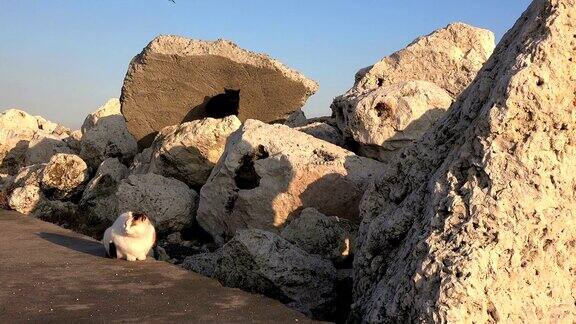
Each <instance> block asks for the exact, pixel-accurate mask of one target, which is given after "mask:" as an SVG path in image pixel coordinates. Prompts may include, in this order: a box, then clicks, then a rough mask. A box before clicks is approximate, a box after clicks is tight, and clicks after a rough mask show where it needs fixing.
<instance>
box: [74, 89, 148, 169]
mask: <svg viewBox="0 0 576 324" xmlns="http://www.w3.org/2000/svg"><path fill="white" fill-rule="evenodd" d="M137 150H138V148H137V144H136V139H134V136H132V134H130V132H128V128H127V126H126V120H125V119H124V116H122V114H121V113H120V101H119V100H118V99H110V100H109V101H108V102H106V104H104V105H103V106H102V107H100V108H98V110H97V111H96V112H94V113H92V114H90V115H89V116H88V117H86V119H85V120H84V123H83V124H82V139H81V141H80V156H81V157H82V158H83V159H84V160H85V161H86V163H88V164H89V165H90V167H93V168H96V167H98V165H100V163H102V161H104V160H106V159H107V158H109V157H115V158H119V159H121V160H122V162H125V163H126V162H131V161H132V159H133V158H134V155H135V154H136V153H137Z"/></svg>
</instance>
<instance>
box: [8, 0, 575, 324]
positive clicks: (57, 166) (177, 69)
mask: <svg viewBox="0 0 576 324" xmlns="http://www.w3.org/2000/svg"><path fill="white" fill-rule="evenodd" d="M574 16H576V9H575V5H574V4H573V3H572V2H569V1H567V0H548V1H546V0H535V1H534V3H533V4H532V5H531V7H530V8H529V10H528V11H527V12H526V13H525V15H524V17H523V18H522V20H521V21H520V22H519V23H518V24H517V25H516V26H515V27H514V28H513V29H512V31H510V32H509V33H508V34H507V35H506V36H505V37H504V39H503V40H502V42H501V43H500V45H499V46H498V48H497V49H496V51H495V54H494V55H493V57H492V58H491V59H490V60H488V62H487V63H486V65H485V66H484V68H482V65H483V64H484V62H485V61H486V60H487V59H488V56H489V55H490V54H491V53H492V50H493V48H494V37H493V35H492V33H490V32H489V31H486V30H482V29H478V28H474V27H471V26H468V25H465V24H462V23H456V24H452V25H449V26H448V27H446V28H443V29H440V30H438V31H435V32H433V33H432V34H430V35H428V36H424V37H421V38H418V39H417V40H415V41H414V42H413V43H411V44H410V45H409V46H408V47H406V48H405V49H403V50H401V51H398V52H396V53H394V54H392V55H391V56H388V57H386V58H384V59H383V60H381V61H380V62H378V63H376V64H375V65H373V66H371V67H368V68H365V69H362V70H360V71H359V72H358V73H357V75H356V82H355V85H354V86H353V88H352V89H350V90H349V91H348V92H347V93H346V94H344V95H342V96H340V97H338V98H336V99H335V100H334V102H333V104H332V109H333V116H332V117H323V118H316V119H306V117H305V115H304V113H303V112H302V111H301V110H300V108H301V107H302V105H303V103H304V101H305V100H306V99H307V97H308V96H309V95H311V94H312V93H314V92H315V91H316V89H317V85H316V83H315V82H313V81H311V80H309V79H307V78H305V77H304V76H303V75H301V74H300V73H298V72H296V71H293V70H291V69H289V68H287V67H286V66H284V65H282V64H281V63H279V62H277V61H275V60H273V59H270V58H269V57H267V56H265V55H261V54H254V53H251V52H248V51H245V50H242V49H240V48H238V47H237V46H236V45H234V44H232V43H230V42H227V41H221V40H220V41H216V42H202V41H196V40H188V39H184V38H180V37H173V36H162V37H158V38H156V39H155V40H153V41H152V42H151V43H150V44H149V45H148V46H147V47H146V48H145V49H144V51H143V52H142V53H141V54H140V55H138V56H136V57H135V58H134V60H133V61H132V63H131V65H130V68H129V70H128V73H127V75H126V80H125V83H124V87H123V91H122V99H121V100H118V99H111V100H110V101H108V102H107V103H106V104H105V105H104V106H102V107H101V108H99V109H98V110H97V111H96V112H94V113H93V114H91V115H89V116H88V117H87V118H86V120H85V121H84V124H83V125H82V128H81V130H79V131H74V132H71V131H70V130H68V129H66V128H64V127H61V126H58V125H56V124H54V123H51V122H49V121H46V120H45V119H43V118H41V117H33V116H30V115H28V114H26V113H24V112H22V111H19V110H7V111H5V112H4V113H2V114H1V115H0V139H2V142H1V143H2V144H1V146H0V162H1V164H0V205H1V206H3V207H5V208H12V209H15V210H18V211H20V212H22V213H26V214H31V215H35V216H37V217H41V218H43V219H48V220H50V221H54V222H58V223H60V224H62V225H65V226H69V227H72V228H74V229H76V230H79V231H82V232H84V233H88V234H90V235H93V236H95V237H99V236H100V235H101V234H102V232H103V231H104V229H105V228H106V227H107V226H109V225H110V224H111V223H112V222H113V221H114V220H115V218H116V217H117V215H118V214H119V213H121V212H124V211H128V210H137V211H142V212H145V213H147V214H148V215H150V217H151V218H152V220H153V222H154V223H155V225H156V228H157V230H158V233H159V242H158V246H157V248H156V253H157V255H158V258H159V259H162V260H167V261H170V262H174V263H178V264H181V265H182V266H183V267H185V268H187V269H190V270H192V271H196V272H199V273H202V274H204V275H206V276H210V277H213V278H216V279H218V280H219V281H220V282H221V283H223V284H224V285H227V286H232V287H239V288H241V289H245V290H249V291H253V292H258V293H262V294H266V295H268V296H272V297H274V298H277V299H279V300H281V301H282V302H284V303H286V304H287V305H289V306H291V307H293V308H295V309H298V310H300V311H302V312H304V313H306V314H308V315H310V316H312V317H314V318H318V319H324V320H334V321H342V320H343V319H344V318H346V317H347V316H348V310H349V309H350V305H352V307H351V309H352V313H351V317H350V319H351V320H352V321H366V322H397V321H414V320H422V321H458V320H460V321H462V320H464V321H476V322H486V321H498V320H499V319H502V318H506V319H512V320H518V321H530V320H532V319H536V320H538V321H553V320H564V319H568V318H571V317H574V316H575V315H576V314H575V312H574V309H573V306H574V298H573V297H572V292H571V289H570V287H573V286H574V278H575V277H576V276H574V273H573V271H572V269H573V268H574V267H573V266H572V264H573V262H572V263H571V260H572V259H573V258H571V255H573V254H574V253H576V251H575V250H574V244H573V242H574V241H575V240H576V233H575V231H574V228H573V226H570V221H571V219H570V217H569V216H570V215H571V214H572V213H574V212H575V211H576V205H574V195H573V191H574V190H573V189H574V188H575V187H576V178H575V175H576V167H575V166H574V163H573V161H574V160H576V157H575V156H574V154H575V153H574V152H576V150H575V149H574V147H573V146H574V143H575V142H576V135H575V134H574V127H573V126H574V124H576V120H574V114H573V113H572V110H574V109H573V108H574V105H575V102H576V99H575V96H576V94H575V93H574V89H575V88H576V75H575V74H574V70H575V69H576V67H575V66H574V62H573V60H572V56H571V54H572V52H573V48H575V46H576V38H574V35H575V34H576V29H575V27H574V24H573V23H572V22H571V20H570V19H571V17H574ZM527 44H529V46H528V45H527ZM567 66H568V68H566V67H567ZM478 71H480V72H479V74H478V76H476V74H477V72H478ZM474 79H475V80H474ZM225 88H226V89H228V90H229V91H232V90H230V89H234V90H233V91H236V92H234V93H235V94H236V95H238V92H237V91H238V90H241V91H240V101H239V102H238V101H237V100H236V101H235V100H228V99H222V98H223V97H221V96H220V95H219V94H218V91H219V90H218V89H222V90H224V89H225ZM263 94H266V95H267V97H266V98H264V97H262V96H263ZM215 97H218V99H214V98H215ZM227 100H228V101H227ZM215 101H216V102H218V103H219V104H221V105H223V106H222V107H221V108H218V107H215V106H213V103H214V102H215ZM227 104H236V105H237V107H236V109H238V110H239V115H238V116H233V115H232V116H227V117H223V118H211V117H209V116H210V114H211V109H216V110H218V109H223V110H226V109H229V107H226V105H227ZM449 107H451V108H450V109H448V108H449ZM271 122H278V123H275V124H270V123H271ZM282 123H284V125H282ZM349 149H350V150H349ZM353 151H356V152H357V153H358V155H356V154H355V153H353ZM502 264H504V265H506V267H505V269H504V268H502V266H501V265H502ZM534 276H539V277H538V280H535V279H534ZM352 278H354V281H353V280H352ZM565 287H568V288H565ZM352 288H354V289H353V291H354V294H353V297H354V300H351V297H350V296H351V294H352ZM352 302H353V303H352Z"/></svg>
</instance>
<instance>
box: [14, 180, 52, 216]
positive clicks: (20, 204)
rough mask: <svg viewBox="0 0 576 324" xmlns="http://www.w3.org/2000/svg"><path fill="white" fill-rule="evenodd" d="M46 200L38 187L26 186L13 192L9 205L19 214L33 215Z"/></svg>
mask: <svg viewBox="0 0 576 324" xmlns="http://www.w3.org/2000/svg"><path fill="white" fill-rule="evenodd" d="M44 199H46V198H44V196H43V195H42V191H41V190H40V188H39V187H38V186H35V185H25V186H23V187H18V188H16V189H14V190H13V191H12V194H11V195H10V199H9V200H8V205H9V206H10V208H12V209H14V210H15V211H17V212H19V213H22V214H31V213H32V212H34V210H35V209H36V207H37V206H38V205H39V204H40V203H41V201H42V200H44Z"/></svg>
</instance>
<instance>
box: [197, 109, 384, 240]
mask: <svg viewBox="0 0 576 324" xmlns="http://www.w3.org/2000/svg"><path fill="white" fill-rule="evenodd" d="M382 168H383V165H382V163H380V162H377V161H374V160H371V159H367V158H363V157H358V156H356V155H354V153H352V152H350V151H347V150H345V149H343V148H340V147H338V146H336V145H333V144H331V143H328V142H326V141H323V140H319V139H316V138H314V137H312V136H310V135H307V134H304V133H302V132H299V131H297V130H294V129H292V128H289V127H287V126H284V125H278V124H275V125H269V124H265V123H262V122H260V121H257V120H247V121H246V122H245V124H244V126H243V127H242V128H241V130H239V131H237V132H235V133H234V134H233V135H232V136H230V138H229V140H228V143H227V145H226V150H225V152H224V154H223V156H222V158H221V159H220V161H219V162H218V164H217V165H216V167H215V168H214V170H213V171H212V174H211V175H210V178H209V179H208V182H207V183H206V184H205V185H204V186H203V187H202V190H201V191H200V206H199V210H198V216H197V219H198V222H199V224H200V225H201V226H202V227H203V228H204V229H205V230H206V231H208V232H209V233H210V234H211V235H212V236H213V237H214V239H215V240H216V241H217V242H218V243H220V244H221V243H223V242H224V241H226V240H227V239H228V238H230V237H232V236H233V235H234V233H235V232H236V230H238V229H243V228H259V229H265V230H269V231H274V232H279V227H282V226H283V225H284V224H285V222H286V220H287V219H288V218H289V217H291V216H292V217H295V216H297V215H298V214H299V213H300V211H301V210H302V209H304V208H306V207H314V208H316V209H317V210H318V211H320V212H321V213H324V214H326V215H334V216H338V217H341V218H346V219H349V220H352V221H353V222H359V218H358V212H359V211H358V205H359V202H360V199H361V197H362V195H363V193H364V190H365V188H366V187H367V185H368V183H369V181H370V180H371V179H372V178H373V177H374V176H375V175H376V174H377V172H378V171H379V170H380V169H382Z"/></svg>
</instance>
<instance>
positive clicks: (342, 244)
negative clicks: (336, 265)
mask: <svg viewBox="0 0 576 324" xmlns="http://www.w3.org/2000/svg"><path fill="white" fill-rule="evenodd" d="M355 227H356V226H355V225H353V224H350V222H347V221H346V220H344V219H339V218H338V217H335V216H331V217H329V216H326V215H324V214H322V213H320V212H318V211H317V210H316V209H314V208H306V209H304V210H303V211H302V213H301V214H300V215H299V216H298V218H296V219H294V220H293V221H292V222H290V224H288V226H286V227H285V228H284V229H283V230H282V232H281V236H282V237H283V238H284V239H286V240H287V241H288V242H290V243H292V244H294V245H295V246H297V247H299V248H301V249H302V250H304V251H306V252H308V253H310V254H317V255H319V256H321V257H323V258H325V259H330V260H339V259H344V258H346V257H348V256H350V255H352V254H353V251H352V249H353V247H354V242H355V241H356V237H355V235H354V232H355V231H354V228H355Z"/></svg>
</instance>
